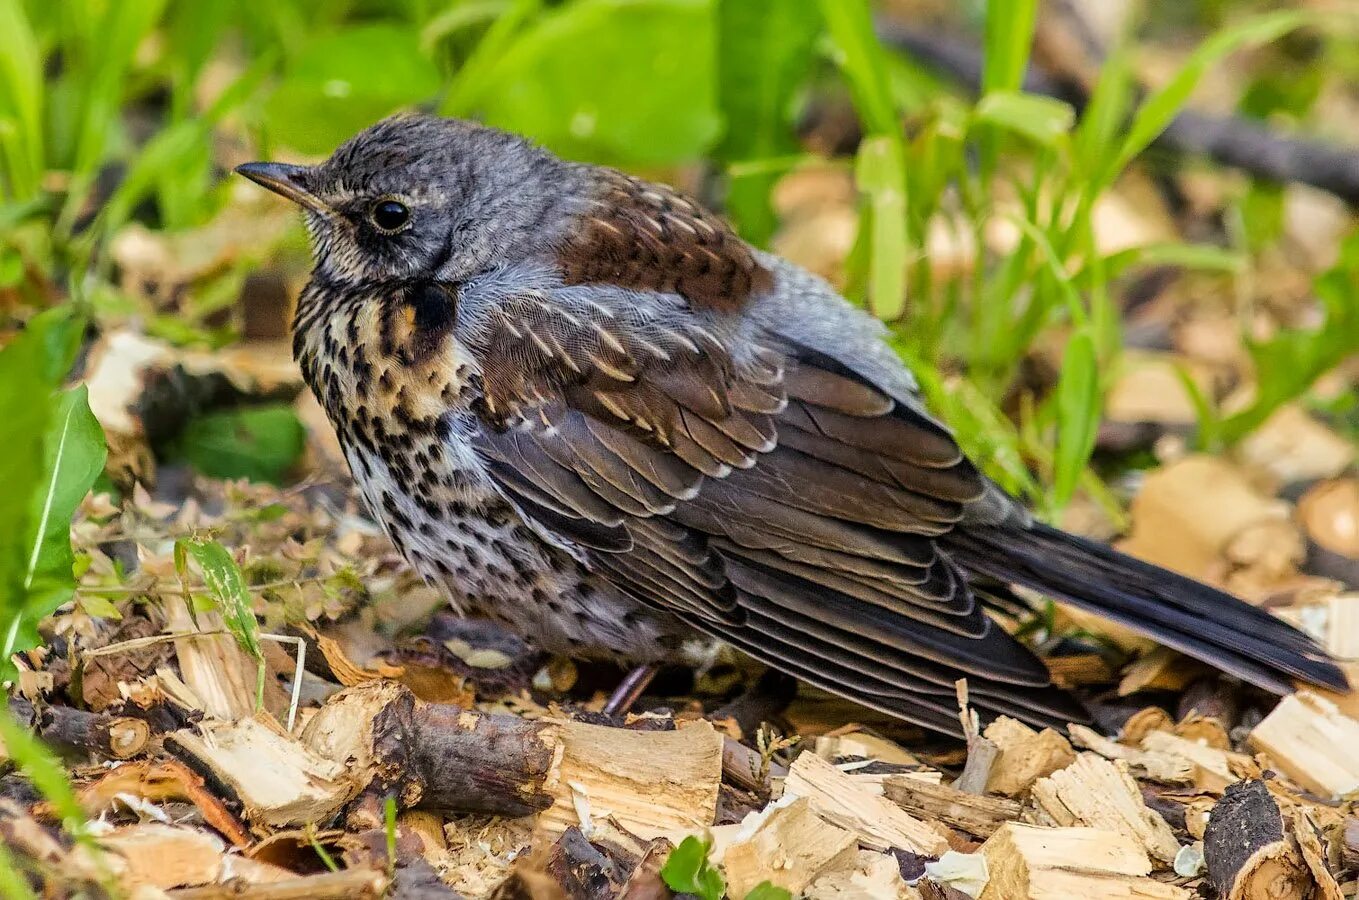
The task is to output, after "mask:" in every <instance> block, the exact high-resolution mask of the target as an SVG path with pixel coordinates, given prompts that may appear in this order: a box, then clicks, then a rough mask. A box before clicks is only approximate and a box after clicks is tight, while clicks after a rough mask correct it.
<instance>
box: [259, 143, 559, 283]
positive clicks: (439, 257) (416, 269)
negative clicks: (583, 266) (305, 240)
mask: <svg viewBox="0 0 1359 900" xmlns="http://www.w3.org/2000/svg"><path fill="white" fill-rule="evenodd" d="M236 171H237V172H239V173H240V174H242V175H244V176H245V177H247V178H249V179H251V180H252V181H255V182H257V183H259V184H261V185H263V186H264V187H266V188H269V189H270V190H272V191H274V192H276V193H278V194H281V195H282V196H284V197H287V198H288V199H290V200H293V201H294V202H296V203H298V204H299V205H300V206H302V208H303V209H304V210H305V212H306V216H307V227H308V230H309V231H310V232H311V236H312V246H313V250H314V253H315V256H316V275H317V276H318V277H320V278H323V279H325V280H328V281H330V282H336V283H342V284H357V283H368V282H382V281H391V280H396V281H408V280H422V279H435V280H441V281H456V280H459V279H461V278H464V277H466V276H468V275H470V274H472V273H474V272H477V271H481V270H483V269H485V268H486V267H488V266H490V265H493V264H495V263H496V262H501V261H507V257H508V258H514V257H516V256H520V255H523V254H528V253H532V252H533V251H534V250H535V249H537V248H538V247H539V246H541V245H542V244H543V242H544V241H546V240H550V232H551V230H552V229H551V228H550V225H551V224H552V223H554V222H555V221H556V219H554V216H553V214H554V213H555V212H557V211H558V210H563V211H564V210H566V209H568V208H570V207H571V205H572V197H573V191H572V188H573V186H574V178H573V172H574V169H573V167H572V166H570V165H569V164H567V163H564V162H562V161H561V160H559V159H557V158H556V157H554V156H552V155H551V154H549V153H547V152H546V151H544V150H542V149H540V148H538V147H536V146H534V145H533V144H530V143H529V142H527V141H525V140H524V139H523V138H520V137H517V136H515V135H512V134H508V133H506V132H503V131H497V130H495V129H492V128H487V127H485V126H482V125H477V124H475V123H472V122H465V121H460V120H457V119H441V118H436V117H433V116H396V117H393V118H389V119H384V120H383V121H381V122H379V123H377V124H376V125H373V126H372V127H371V128H368V129H367V130H365V131H363V132H360V133H359V134H358V135H356V136H355V137H353V138H351V139H350V140H349V141H348V142H347V143H345V144H344V145H343V146H341V147H340V148H339V149H338V150H336V151H335V153H334V154H333V155H332V156H331V157H330V159H328V160H326V161H325V162H323V163H321V164H319V165H315V166H295V165H288V164H284V163H247V164H245V165H243V166H239V167H238V168H237V169H236ZM545 225H547V226H549V227H547V228H545V227H544V226H545Z"/></svg>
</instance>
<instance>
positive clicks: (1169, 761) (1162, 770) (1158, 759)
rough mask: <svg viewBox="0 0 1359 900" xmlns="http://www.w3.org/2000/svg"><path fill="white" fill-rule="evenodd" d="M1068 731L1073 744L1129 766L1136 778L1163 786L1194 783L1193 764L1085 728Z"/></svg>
mask: <svg viewBox="0 0 1359 900" xmlns="http://www.w3.org/2000/svg"><path fill="white" fill-rule="evenodd" d="M1070 731H1071V742H1072V743H1073V744H1075V745H1076V746H1078V747H1083V748H1084V749H1086V750H1092V751H1094V752H1095V753H1098V754H1099V755H1100V756H1102V757H1104V758H1105V759H1110V760H1113V759H1118V760H1122V761H1123V762H1125V763H1127V764H1128V771H1129V772H1131V773H1132V774H1133V775H1136V776H1137V777H1138V778H1146V779H1149V780H1151V781H1156V782H1160V783H1162V784H1186V785H1187V784H1192V783H1193V782H1194V764H1193V763H1192V762H1190V761H1189V760H1187V759H1185V758H1184V757H1182V756H1175V755H1172V754H1167V753H1155V752H1150V751H1147V750H1139V749H1138V748H1136V747H1129V746H1128V745H1126V744H1120V743H1119V742H1117V741H1114V740H1110V739H1109V738H1106V737H1103V736H1102V735H1100V734H1099V733H1098V732H1096V731H1094V730H1093V729H1090V728H1087V727H1085V726H1084V725H1072V726H1071V729H1070Z"/></svg>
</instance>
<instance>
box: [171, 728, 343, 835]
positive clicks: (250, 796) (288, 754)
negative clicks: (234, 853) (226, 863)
mask: <svg viewBox="0 0 1359 900" xmlns="http://www.w3.org/2000/svg"><path fill="white" fill-rule="evenodd" d="M165 746H166V749H168V750H170V751H171V752H172V753H174V754H175V755H176V756H178V757H179V758H180V759H182V760H183V761H184V762H186V763H187V764H188V765H189V766H191V767H193V768H195V769H197V770H198V771H200V772H202V773H203V774H204V775H205V776H206V777H208V778H210V779H213V780H214V781H216V782H217V783H218V784H220V785H221V786H222V787H223V788H225V789H226V790H227V791H228V792H229V794H230V795H231V796H232V797H234V798H235V799H237V800H239V801H240V803H241V811H242V814H243V815H244V816H245V819H246V821H248V822H250V823H251V824H252V825H254V826H256V827H262V828H265V829H274V828H287V827H289V826H300V825H305V824H307V823H308V822H314V823H319V824H324V823H326V822H329V821H330V820H331V819H332V818H333V817H334V816H335V814H336V813H337V812H339V811H340V809H341V807H343V806H344V804H345V803H347V802H348V801H349V800H350V798H351V797H353V796H354V794H355V793H356V792H357V790H358V788H359V786H360V785H359V783H358V782H357V781H356V780H355V779H354V778H352V777H350V776H349V775H348V774H347V773H346V769H345V766H344V765H342V764H340V763H337V762H334V761H332V760H329V759H326V758H325V757H323V756H321V755H320V754H318V753H316V752H315V751H313V750H312V749H310V748H309V747H307V746H306V745H305V744H303V743H302V742H301V741H298V740H295V739H294V738H291V737H289V736H287V735H285V734H283V733H281V731H279V730H277V726H275V727H272V728H271V727H269V726H268V725H266V724H265V723H264V721H262V720H260V719H240V720H238V721H235V722H219V721H204V722H202V723H200V724H199V726H198V729H197V730H196V731H194V730H189V729H185V730H182V731H176V732H175V733H173V734H170V735H167V736H166V738H165Z"/></svg>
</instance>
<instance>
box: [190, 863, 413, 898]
mask: <svg viewBox="0 0 1359 900" xmlns="http://www.w3.org/2000/svg"><path fill="white" fill-rule="evenodd" d="M386 889H387V877H386V876H385V875H383V874H382V873H381V872H379V871H377V870H376V869H345V870H343V871H341V872H326V873H324V874H322V875H310V876H308V877H306V878H290V879H288V880H287V881H271V882H264V883H262V884H245V883H242V882H240V881H228V882H224V883H223V884H210V885H207V886H205V887H196V888H186V889H184V890H178V891H170V892H169V896H171V897H173V898H174V900H347V898H351V897H381V896H382V894H383V892H384V891H385V890H386Z"/></svg>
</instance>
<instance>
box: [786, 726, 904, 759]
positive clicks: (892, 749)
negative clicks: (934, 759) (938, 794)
mask: <svg viewBox="0 0 1359 900" xmlns="http://www.w3.org/2000/svg"><path fill="white" fill-rule="evenodd" d="M812 749H813V750H814V751H815V752H816V755H817V756H819V757H821V758H822V759H824V760H826V761H827V762H831V763H833V762H835V761H836V760H838V759H845V758H847V757H858V758H860V759H873V760H877V761H878V762H884V763H892V764H894V765H900V766H918V765H920V759H919V758H918V757H917V756H916V755H915V754H914V753H911V752H910V751H909V750H906V749H905V748H904V747H902V746H901V745H900V744H898V743H896V742H895V741H889V740H888V739H887V738H885V737H879V736H878V735H876V734H873V733H872V732H871V731H863V730H862V729H856V730H854V731H848V732H845V733H843V734H823V735H820V736H819V737H817V739H816V743H815V744H814V745H813V747H812Z"/></svg>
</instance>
